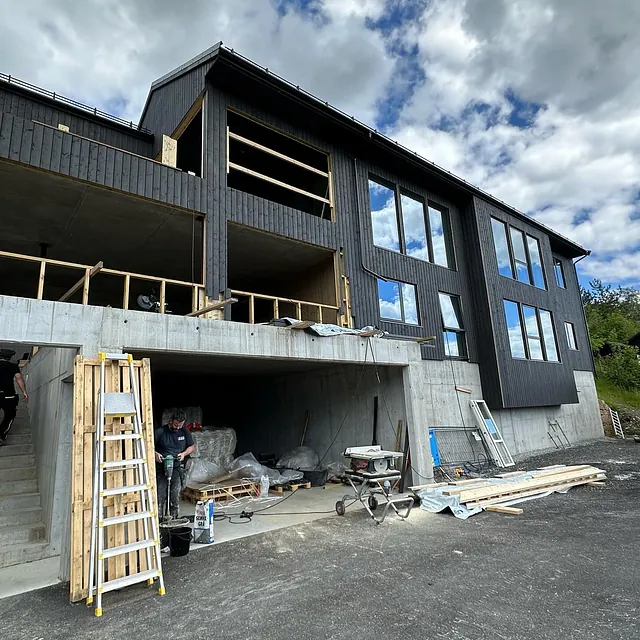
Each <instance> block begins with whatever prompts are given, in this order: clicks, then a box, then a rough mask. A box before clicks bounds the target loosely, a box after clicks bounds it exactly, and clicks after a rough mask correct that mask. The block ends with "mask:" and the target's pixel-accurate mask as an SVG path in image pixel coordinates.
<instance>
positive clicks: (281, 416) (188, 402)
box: [135, 353, 406, 540]
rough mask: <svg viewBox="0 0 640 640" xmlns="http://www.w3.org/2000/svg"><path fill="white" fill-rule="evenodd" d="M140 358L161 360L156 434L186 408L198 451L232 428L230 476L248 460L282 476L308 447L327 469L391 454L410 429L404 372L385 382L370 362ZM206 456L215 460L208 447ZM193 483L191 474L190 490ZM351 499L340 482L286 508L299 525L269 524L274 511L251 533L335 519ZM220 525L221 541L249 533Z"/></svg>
mask: <svg viewBox="0 0 640 640" xmlns="http://www.w3.org/2000/svg"><path fill="white" fill-rule="evenodd" d="M140 357H149V358H150V360H151V378H152V394H153V408H154V424H155V427H156V428H157V427H159V426H160V425H161V424H162V423H163V422H166V420H167V419H168V417H169V416H170V414H171V411H172V410H173V409H175V408H182V409H183V410H184V411H185V412H186V414H187V422H188V423H189V422H191V423H200V424H201V425H202V429H203V431H202V432H201V433H198V432H194V433H195V440H196V444H197V445H198V443H199V442H200V443H202V442H203V441H204V440H206V439H207V437H208V435H209V434H211V433H214V432H220V430H225V429H226V430H232V431H233V436H234V438H233V444H234V448H233V450H232V451H230V452H229V451H224V452H221V453H220V456H221V457H220V458H219V459H215V460H213V461H214V462H215V463H216V464H218V465H220V466H225V465H226V469H225V470H227V469H229V468H233V461H234V460H237V459H238V458H239V457H240V456H243V455H245V454H252V455H253V456H254V457H255V459H256V460H257V461H259V462H261V463H262V464H263V465H265V466H267V467H269V468H271V469H276V468H277V467H278V461H279V460H280V459H281V458H282V457H283V456H284V455H285V454H288V453H289V452H291V451H292V450H294V449H296V448H297V447H300V446H301V445H303V446H305V447H308V448H309V449H311V450H312V452H313V454H315V456H316V459H317V460H318V463H317V465H316V467H317V470H320V469H326V468H327V467H329V468H331V469H336V468H338V466H337V465H336V463H344V462H345V459H344V457H343V455H342V454H343V452H344V450H345V448H347V447H353V446H368V445H371V444H372V443H373V442H376V443H377V444H380V445H382V447H383V448H385V449H394V448H395V447H396V446H397V441H396V438H397V432H398V425H399V422H400V425H401V426H402V425H406V419H405V404H404V390H403V382H402V368H401V367H379V368H378V371H377V374H376V369H375V368H374V367H373V366H371V365H363V364H361V363H352V364H339V365H337V364H335V363H326V364H323V363H319V362H308V361H293V360H273V359H270V360H264V359H255V358H242V357H214V356H203V355H197V354H193V355H185V354H164V353H162V354H160V353H136V354H135V358H136V359H137V358H140ZM378 376H379V377H380V381H378ZM376 398H377V399H376ZM376 405H377V407H378V411H377V413H378V415H377V421H376V420H375V419H374V410H375V407H376ZM374 422H376V423H377V425H376V429H375V433H374ZM198 446H199V445H198ZM202 453H203V455H206V453H205V449H204V448H203V451H202ZM196 455H197V454H196ZM225 456H227V457H226V459H224V457H225ZM192 463H193V461H192ZM307 477H308V476H306V475H305V479H304V480H303V481H306V478H307ZM188 478H189V472H188V471H187V482H189V481H188ZM211 480H213V479H211ZM320 480H321V478H320ZM254 481H256V479H255V478H254ZM257 484H258V485H259V479H258V480H257ZM194 486H200V485H198V484H197V483H194ZM348 492H349V491H348V488H347V487H345V486H344V485H343V484H331V483H323V485H322V486H317V487H316V486H312V487H311V488H309V489H304V490H299V491H297V492H296V495H295V497H293V499H292V500H289V499H287V503H286V504H287V508H286V509H284V510H285V511H286V512H287V513H291V514H293V515H292V516H291V518H290V519H289V520H287V519H286V518H285V516H282V517H281V518H269V519H268V518H267V516H266V514H267V513H269V511H265V512H264V514H265V515H264V516H262V517H260V518H257V517H256V518H254V520H255V522H252V523H251V525H249V524H246V525H245V527H246V528H247V530H250V528H251V527H255V532H258V531H261V530H264V529H263V528H261V527H264V526H265V522H271V524H272V525H274V524H275V521H278V520H283V519H284V522H288V523H292V522H299V521H302V520H300V519H301V518H302V519H303V520H304V519H305V518H308V517H309V516H310V514H311V512H314V513H315V512H330V513H331V512H333V511H332V510H333V508H334V505H335V502H336V501H337V500H339V499H341V498H342V496H343V494H345V493H348ZM193 495H194V494H192V496H193ZM272 495H274V494H273V493H272ZM275 495H276V496H277V495H278V494H275ZM284 495H285V497H286V496H287V495H288V494H287V493H286V492H285V494H284ZM184 497H185V496H184V495H183V498H184ZM267 506H268V505H267ZM262 508H263V506H262V505H260V506H255V505H254V506H253V507H251V508H250V507H247V506H246V504H242V502H240V503H237V501H234V500H232V499H229V500H225V501H221V502H220V504H216V510H217V511H221V512H224V513H239V512H241V511H243V510H245V511H249V510H251V509H253V510H254V511H256V512H257V510H258V509H262ZM193 510H194V505H193V504H192V503H190V502H188V501H187V500H183V501H182V503H181V513H180V515H181V516H185V515H190V514H192V513H193ZM275 511H276V510H275V508H274V511H273V512H275ZM333 513H335V512H333ZM218 524H220V529H219V533H220V535H221V536H222V537H221V538H219V537H217V538H216V539H217V540H218V539H229V536H230V537H234V536H236V535H238V534H239V532H238V531H236V530H237V529H243V528H242V527H236V526H234V525H232V524H229V523H226V524H225V523H223V522H220V523H216V525H218ZM278 526H280V525H278ZM242 535H246V533H243V534H242Z"/></svg>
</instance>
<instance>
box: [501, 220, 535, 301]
mask: <svg viewBox="0 0 640 640" xmlns="http://www.w3.org/2000/svg"><path fill="white" fill-rule="evenodd" d="M491 229H492V232H493V246H494V247H495V250H496V259H497V261H498V273H500V275H503V276H505V277H507V278H514V279H516V280H519V281H520V282H524V283H525V284H533V285H534V286H536V287H538V288H539V289H546V283H545V277H544V269H543V267H542V257H541V256H542V254H541V251H540V243H539V242H538V240H537V238H534V237H533V236H529V235H526V234H525V233H524V232H522V231H520V229H516V228H515V227H511V226H508V225H507V224H505V223H504V222H502V221H501V220H497V219H496V218H491ZM507 229H508V233H507Z"/></svg>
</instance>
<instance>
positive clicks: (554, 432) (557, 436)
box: [547, 420, 571, 449]
mask: <svg viewBox="0 0 640 640" xmlns="http://www.w3.org/2000/svg"><path fill="white" fill-rule="evenodd" d="M547 425H548V426H549V430H548V431H547V435H548V436H549V437H550V438H551V442H553V444H554V445H555V446H556V449H566V448H567V447H570V446H571V442H570V441H569V438H567V434H566V433H565V432H564V429H563V428H562V425H561V424H560V423H559V422H558V421H557V420H547ZM563 438H564V441H563V440H562V439H563Z"/></svg>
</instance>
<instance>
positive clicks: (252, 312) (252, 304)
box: [249, 296, 256, 324]
mask: <svg viewBox="0 0 640 640" xmlns="http://www.w3.org/2000/svg"><path fill="white" fill-rule="evenodd" d="M255 322H256V299H255V297H254V296H249V324H255Z"/></svg>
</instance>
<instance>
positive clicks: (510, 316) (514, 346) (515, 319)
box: [504, 300, 527, 358]
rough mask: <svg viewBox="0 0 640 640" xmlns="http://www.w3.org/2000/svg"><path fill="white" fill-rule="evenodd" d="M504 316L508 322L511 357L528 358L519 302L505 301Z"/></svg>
mask: <svg viewBox="0 0 640 640" xmlns="http://www.w3.org/2000/svg"><path fill="white" fill-rule="evenodd" d="M504 315H505V318H506V320H507V333H508V334H509V345H510V346H511V357H513V358H526V357H527V352H526V351H525V348H524V338H523V337H522V321H521V319H520V310H519V309H518V303H517V302H511V301H510V300H505V301H504Z"/></svg>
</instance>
